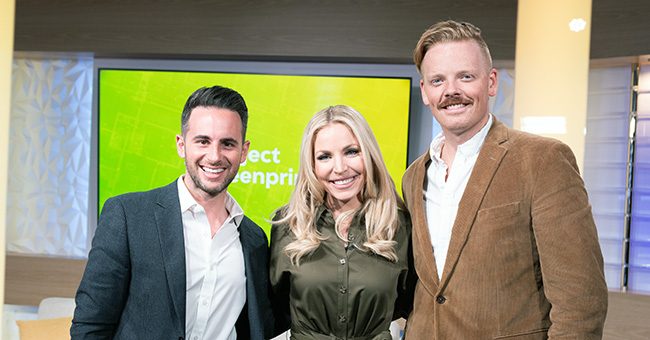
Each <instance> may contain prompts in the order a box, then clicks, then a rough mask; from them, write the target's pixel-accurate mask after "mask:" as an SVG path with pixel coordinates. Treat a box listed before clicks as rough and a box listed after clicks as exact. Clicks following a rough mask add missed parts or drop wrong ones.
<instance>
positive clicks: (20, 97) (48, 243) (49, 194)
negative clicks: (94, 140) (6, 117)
mask: <svg viewBox="0 0 650 340" xmlns="http://www.w3.org/2000/svg"><path fill="white" fill-rule="evenodd" d="M92 76H93V60H92V58H63V59H62V58H56V59H49V58H37V59H30V58H24V59H21V58H15V59H14V63H13V74H12V77H13V78H12V79H13V80H12V81H13V82H12V99H11V101H12V102H11V118H10V119H11V121H10V136H9V138H10V142H9V143H10V144H9V145H10V148H9V174H10V175H9V183H8V190H7V202H8V203H7V237H6V239H7V251H10V252H16V253H28V254H45V255H57V256H66V257H85V256H86V255H87V253H88V249H87V243H88V242H87V239H88V230H89V228H88V180H89V179H88V176H89V172H90V162H89V159H90V135H91V115H92V88H93V86H92V84H93V78H92Z"/></svg>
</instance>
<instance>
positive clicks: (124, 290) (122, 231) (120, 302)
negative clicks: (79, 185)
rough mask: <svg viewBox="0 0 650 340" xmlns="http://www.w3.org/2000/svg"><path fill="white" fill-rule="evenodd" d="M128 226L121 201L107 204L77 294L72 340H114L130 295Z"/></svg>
mask: <svg viewBox="0 0 650 340" xmlns="http://www.w3.org/2000/svg"><path fill="white" fill-rule="evenodd" d="M126 228H127V222H126V218H125V214H124V207H123V206H122V202H120V200H119V198H112V199H109V200H107V201H106V203H105V204H104V209H103V211H102V214H101V216H100V218H99V222H98V225H97V230H96V231H95V236H94V238H93V242H92V248H91V250H90V253H89V255H88V262H87V264H86V270H85V272H84V275H83V278H82V279H81V283H80V285H79V289H78V290H77V294H76V297H75V302H76V304H77V306H76V308H75V311H74V318H73V320H72V327H71V329H70V335H71V336H72V339H112V338H113V336H114V333H115V330H116V327H117V324H118V322H119V321H120V317H121V316H122V310H123V308H124V304H125V301H126V297H127V295H128V287H129V281H130V259H129V249H128V240H127V231H126Z"/></svg>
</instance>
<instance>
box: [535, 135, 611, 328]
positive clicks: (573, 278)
mask: <svg viewBox="0 0 650 340" xmlns="http://www.w3.org/2000/svg"><path fill="white" fill-rule="evenodd" d="M539 162H540V164H539V166H538V167H537V170H536V171H537V175H536V177H535V180H534V182H533V187H532V193H531V195H532V197H531V198H532V201H531V202H532V207H531V215H532V224H533V231H534V233H535V238H536V244H537V248H538V253H539V260H540V266H541V272H542V281H543V284H544V293H545V294H546V297H547V299H548V300H549V302H550V303H551V312H550V319H551V327H550V329H549V332H548V336H549V339H565V338H566V339H600V338H601V337H602V331H603V324H604V322H605V315H606V313H607V285H606V283H605V277H604V273H603V257H602V253H601V250H600V246H599V243H598V236H597V233H596V226H595V224H594V220H593V216H592V213H591V206H590V205H589V202H588V199H587V192H586V190H585V187H584V183H583V181H582V179H581V177H580V174H579V172H578V167H577V165H576V161H575V157H574V155H573V153H572V152H571V150H570V149H569V147H568V146H566V145H565V144H563V143H560V142H555V144H553V145H551V147H549V148H547V150H546V152H545V154H544V155H542V157H540V158H539Z"/></svg>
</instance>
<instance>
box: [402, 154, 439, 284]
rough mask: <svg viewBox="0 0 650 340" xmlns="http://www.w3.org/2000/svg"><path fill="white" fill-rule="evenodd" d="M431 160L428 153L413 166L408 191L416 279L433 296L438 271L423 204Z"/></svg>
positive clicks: (437, 281) (437, 282)
mask: <svg viewBox="0 0 650 340" xmlns="http://www.w3.org/2000/svg"><path fill="white" fill-rule="evenodd" d="M430 161H431V158H430V157H429V153H428V152H426V153H425V154H424V155H423V156H422V157H420V159H418V160H417V161H416V162H417V163H416V164H415V166H416V168H415V172H414V176H413V183H412V184H411V187H410V190H412V191H411V195H410V196H411V197H412V202H410V204H411V207H409V208H410V210H411V211H412V212H413V213H412V215H411V219H412V225H413V231H412V232H413V236H412V240H413V243H414V244H413V248H414V252H415V253H416V254H415V256H416V257H418V258H419V259H420V260H419V261H418V263H419V264H420V265H419V266H418V269H420V270H421V272H418V277H419V280H420V282H421V283H422V284H423V285H424V287H425V288H426V289H427V290H428V291H429V292H430V293H431V294H432V295H435V294H436V292H437V291H438V284H439V279H438V270H437V267H436V260H435V258H434V256H433V248H432V246H431V235H429V227H428V223H427V214H426V207H425V205H424V202H425V197H424V193H425V189H426V185H427V183H426V180H425V178H426V172H427V165H428V164H429V163H430Z"/></svg>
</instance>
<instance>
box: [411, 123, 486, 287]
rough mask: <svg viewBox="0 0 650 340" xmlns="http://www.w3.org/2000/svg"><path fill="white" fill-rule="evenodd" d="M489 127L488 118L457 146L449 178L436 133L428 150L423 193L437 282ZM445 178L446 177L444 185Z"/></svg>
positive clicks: (442, 137)
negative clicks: (481, 126)
mask: <svg viewBox="0 0 650 340" xmlns="http://www.w3.org/2000/svg"><path fill="white" fill-rule="evenodd" d="M490 126H492V115H489V119H488V122H487V123H486V124H485V126H484V127H483V128H482V129H481V130H480V131H479V132H478V133H477V134H475V135H474V136H473V137H472V138H471V139H470V140H468V141H467V142H465V143H463V144H461V145H459V146H458V149H456V156H455V157H454V161H453V163H452V164H451V170H450V171H449V176H447V173H448V172H447V165H446V164H445V162H444V161H443V160H442V158H440V153H441V151H442V146H443V145H444V142H445V137H444V136H443V135H442V133H439V134H438V135H437V136H436V137H435V138H434V139H433V141H432V142H431V147H430V149H429V155H430V156H431V164H430V165H429V168H428V169H427V188H426V190H425V192H424V197H425V202H424V203H425V206H426V210H427V224H428V225H429V236H431V245H432V246H433V255H434V257H435V259H436V268H437V269H438V278H439V279H442V274H443V273H442V272H443V269H444V267H445V262H446V260H447V250H448V249H449V241H450V240H451V231H452V228H453V226H454V221H456V214H457V213H458V204H459V203H460V199H461V198H462V197H463V193H464V192H465V187H466V186H467V182H468V181H469V176H470V175H471V173H472V169H473V168H474V164H476V159H477V158H478V154H479V151H480V150H481V146H482V145H483V142H484V141H485V136H487V133H488V131H489V130H490ZM445 177H447V180H446V181H445Z"/></svg>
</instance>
